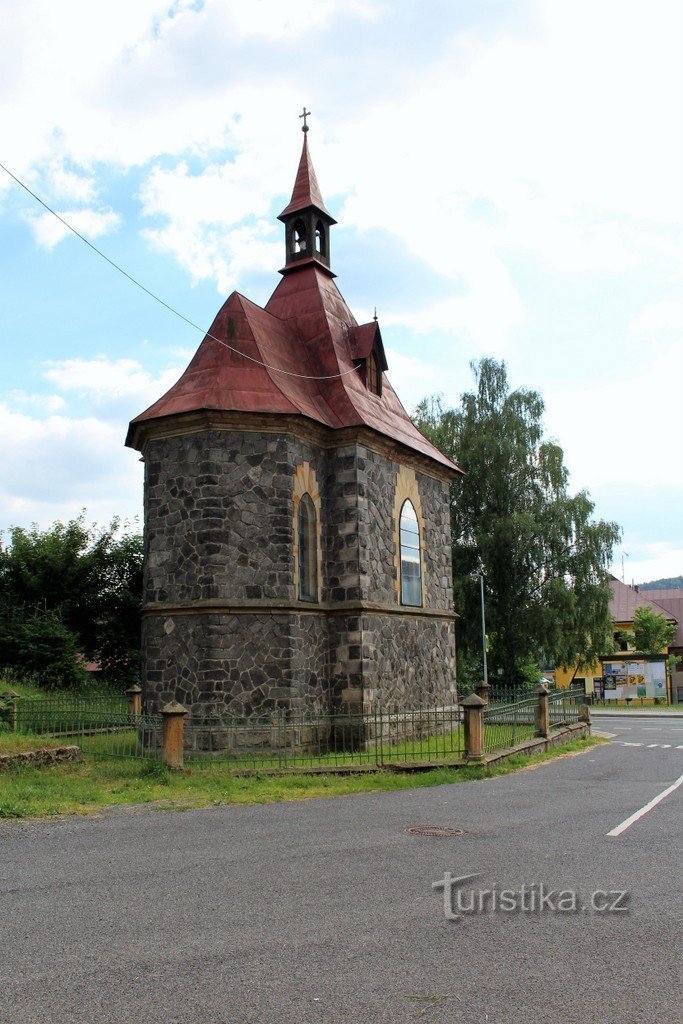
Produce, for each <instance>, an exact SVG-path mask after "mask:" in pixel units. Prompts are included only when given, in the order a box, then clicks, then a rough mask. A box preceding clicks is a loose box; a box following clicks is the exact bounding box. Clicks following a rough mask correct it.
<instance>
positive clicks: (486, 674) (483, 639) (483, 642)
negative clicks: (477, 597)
mask: <svg viewBox="0 0 683 1024" xmlns="http://www.w3.org/2000/svg"><path fill="white" fill-rule="evenodd" d="M479 590H480V593H481V645H482V649H483V652H484V682H485V683H488V681H489V670H488V665H487V663H486V616H485V614H484V574H483V572H480V573H479Z"/></svg>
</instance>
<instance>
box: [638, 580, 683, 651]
mask: <svg viewBox="0 0 683 1024" xmlns="http://www.w3.org/2000/svg"><path fill="white" fill-rule="evenodd" d="M639 594H640V596H641V597H646V598H647V599H648V601H653V602H654V601H656V602H657V606H658V607H659V608H663V609H664V610H665V612H666V613H667V614H668V617H669V618H673V619H675V620H676V622H677V624H678V630H677V632H676V636H675V637H674V638H673V640H672V641H671V644H670V645H669V646H671V647H683V590H674V589H671V590H640V591H639Z"/></svg>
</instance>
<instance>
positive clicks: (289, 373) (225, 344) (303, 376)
mask: <svg viewBox="0 0 683 1024" xmlns="http://www.w3.org/2000/svg"><path fill="white" fill-rule="evenodd" d="M0 168H1V169H2V170H3V171H4V172H5V173H6V174H8V175H9V177H10V178H12V179H13V180H14V181H15V182H16V183H17V185H19V186H21V188H23V189H24V191H25V192H28V194H29V195H30V196H32V198H33V199H35V200H36V202H37V203H40V205H41V206H42V207H44V209H46V210H47V212H48V213H51V214H52V216H53V217H56V218H57V220H58V221H59V222H60V223H61V224H63V225H64V227H65V228H67V229H68V230H69V231H71V232H72V233H73V234H74V235H76V237H77V238H80V240H81V241H82V242H85V244H86V245H87V246H88V247H89V248H90V249H92V251H93V252H95V253H97V255H98V256H101V257H102V259H103V260H105V261H106V262H107V263H108V264H109V265H110V266H111V267H113V268H114V270H118V272H119V274H123V276H124V277H126V278H127V279H128V280H129V281H130V282H131V284H134V285H136V287H138V288H140V289H141V290H142V291H143V292H145V294H146V295H149V297H150V298H151V299H154V301H155V302H158V303H159V304H160V305H161V306H163V307H164V309H167V310H168V311H169V313H173V314H174V315H175V316H177V317H180V319H181V320H183V321H184V322H185V323H186V324H188V325H189V326H190V327H192V328H194V330H196V331H199V333H200V334H203V335H204V336H205V337H207V338H211V340H212V341H215V342H217V343H218V344H219V345H223V347H224V348H227V349H229V350H230V351H231V352H234V353H235V354H236V355H238V356H241V358H242V359H247V360H248V361H249V362H250V363H256V364H257V365H258V366H262V367H263V368H264V369H266V370H272V371H273V373H282V374H284V375H285V376H286V377H296V378H298V379H300V380H338V379H339V378H340V377H347V376H348V375H349V374H350V373H355V372H356V368H355V367H351V369H350V370H344V372H343V373H330V374H324V375H314V374H307V373H295V372H294V371H293V370H283V369H282V368H281V367H279V366H272V365H271V364H270V363H266V362H264V361H263V360H262V359H256V358H254V356H249V355H247V353H246V352H242V351H241V350H240V349H238V348H235V347H234V346H233V345H229V344H228V342H227V341H224V340H223V339H222V338H217V337H216V335H215V334H211V332H210V331H205V330H204V328H203V327H200V326H199V324H196V323H195V322H194V321H193V320H190V319H189V317H186V316H185V315H184V314H183V313H181V312H180V311H179V310H178V309H176V308H175V307H174V306H171V305H169V303H168V302H166V301H165V300H164V299H162V298H161V297H160V296H159V295H156V294H155V292H153V291H151V290H150V289H149V288H147V287H146V286H145V285H144V284H142V282H140V281H138V280H137V278H135V277H133V275H132V274H129V273H128V271H127V270H124V269H123V267H121V266H120V265H119V264H118V263H116V262H115V261H114V260H112V259H110V257H109V256H107V255H106V253H103V252H102V250H101V249H98V247H97V246H96V245H93V243H92V242H91V241H90V239H88V238H86V237H85V235H82V234H81V233H80V231H77V230H76V228H75V227H74V226H73V225H72V224H69V222H68V221H67V220H65V219H64V217H62V216H61V214H59V213H57V211H56V210H53V209H52V207H51V206H48V204H47V203H46V202H45V201H44V200H43V199H41V198H40V196H39V195H36V193H35V192H33V191H32V190H31V189H30V188H29V187H28V185H26V184H25V183H24V182H23V181H22V180H21V178H18V177H17V175H16V174H13V173H12V171H10V169H9V168H8V167H5V165H4V164H3V163H0Z"/></svg>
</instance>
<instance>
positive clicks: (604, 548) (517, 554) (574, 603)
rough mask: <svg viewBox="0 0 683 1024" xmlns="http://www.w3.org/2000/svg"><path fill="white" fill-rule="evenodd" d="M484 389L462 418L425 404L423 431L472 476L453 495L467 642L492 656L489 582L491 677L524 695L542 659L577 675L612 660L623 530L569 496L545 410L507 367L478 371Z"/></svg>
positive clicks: (465, 398)
mask: <svg viewBox="0 0 683 1024" xmlns="http://www.w3.org/2000/svg"><path fill="white" fill-rule="evenodd" d="M472 370H473V373H474V378H475V389H474V390H473V391H470V392H466V393H465V394H463V395H462V396H461V404H460V408H458V409H445V408H444V407H443V405H442V403H441V400H440V398H438V397H437V398H431V399H425V400H424V401H423V402H422V403H421V404H420V405H419V406H418V408H417V410H416V415H415V421H416V423H417V425H418V427H419V428H420V430H422V431H423V433H425V434H426V435H427V436H428V437H429V438H430V439H431V440H432V441H433V442H434V443H435V444H436V445H437V446H438V447H439V448H441V450H442V451H443V452H444V453H445V454H447V455H449V456H451V457H452V458H453V459H454V460H455V461H456V462H457V463H458V465H460V466H461V467H462V469H464V470H465V473H466V475H465V476H464V477H463V478H461V479H460V480H458V481H455V482H454V484H453V485H452V489H451V520H452V530H453V571H454V590H455V606H456V611H457V612H458V613H459V615H460V620H459V623H458V643H459V645H460V648H461V650H462V652H463V653H464V654H465V655H467V654H469V655H470V656H471V655H472V654H474V653H475V652H478V651H480V650H481V619H480V605H479V582H478V576H479V574H480V573H483V575H484V578H485V593H486V619H487V631H488V635H489V656H488V660H489V666H490V668H491V673H492V676H495V677H498V678H502V679H504V680H505V682H506V683H507V684H508V685H514V684H515V681H516V679H517V678H518V677H519V673H520V671H521V668H522V666H523V665H524V664H525V663H528V661H529V659H530V658H532V659H534V660H536V661H545V662H548V663H551V664H562V665H569V664H571V663H573V662H574V661H576V660H577V659H579V660H580V661H582V662H590V661H591V660H592V659H593V658H594V656H595V655H597V654H599V653H604V652H605V650H606V646H605V645H606V642H607V637H608V636H609V634H610V631H611V620H610V615H609V597H610V592H609V587H608V579H609V573H608V566H609V565H610V563H611V560H612V551H613V547H614V544H615V543H616V542H617V540H618V539H619V536H620V530H619V527H618V526H617V524H616V523H609V522H603V521H602V520H598V521H596V520H594V519H593V511H594V505H593V503H592V502H591V500H590V498H589V496H588V494H587V492H585V491H580V492H579V493H577V494H572V493H570V491H569V474H568V471H567V469H566V467H565V465H564V455H563V451H562V449H561V448H560V447H559V445H557V444H555V443H553V442H552V441H549V440H548V439H547V438H545V437H544V429H543V413H544V403H543V399H542V398H541V396H540V394H539V393H538V392H536V391H529V390H526V389H523V388H520V389H517V390H516V391H510V386H509V383H508V377H507V369H506V365H505V363H498V362H496V361H495V360H493V359H482V360H481V361H480V362H479V363H473V364H472Z"/></svg>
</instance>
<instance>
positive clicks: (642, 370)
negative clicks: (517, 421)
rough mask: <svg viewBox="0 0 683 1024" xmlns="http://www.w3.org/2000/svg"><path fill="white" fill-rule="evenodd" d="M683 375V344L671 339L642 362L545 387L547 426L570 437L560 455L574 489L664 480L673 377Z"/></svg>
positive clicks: (672, 453)
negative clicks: (607, 375) (604, 375)
mask: <svg viewBox="0 0 683 1024" xmlns="http://www.w3.org/2000/svg"><path fill="white" fill-rule="evenodd" d="M682 377H683V346H682V345H680V344H679V343H675V344H672V345H669V346H667V347H666V348H664V349H662V350H661V351H660V352H659V353H657V354H656V355H651V354H649V353H645V359H644V360H643V365H640V366H638V365H634V363H633V361H631V364H630V366H629V371H628V372H627V371H626V369H625V367H620V366H618V365H617V366H615V370H614V376H613V377H612V378H611V379H608V380H598V381H595V380H591V379H590V378H589V379H587V381H586V384H585V386H584V387H572V388H570V389H567V388H561V389H553V390H548V391H546V393H545V394H544V398H545V401H546V424H547V427H548V430H549V432H550V433H551V434H553V435H554V436H556V437H557V438H558V440H559V443H560V444H561V445H563V446H564V445H566V443H567V439H571V447H569V446H567V448H566V461H567V464H568V465H569V468H570V470H571V473H572V483H573V486H574V487H575V488H581V487H588V488H589V489H590V488H591V487H592V486H596V485H597V484H598V483H600V484H603V485H604V484H620V485H621V486H623V487H624V488H626V489H627V490H628V491H630V489H631V488H633V487H634V486H643V487H650V486H657V485H661V486H662V487H667V486H669V484H670V482H671V480H672V477H673V476H675V474H676V473H677V471H678V465H677V463H676V461H672V458H674V460H675V459H677V458H678V452H679V450H680V434H681V427H680V410H679V406H678V402H677V401H676V398H675V388H674V389H673V390H672V382H677V381H680V380H681V379H682ZM669 392H671V394H670V396H669V399H668V400H667V397H666V396H667V395H668V394H669ZM679 462H680V460H679Z"/></svg>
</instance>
